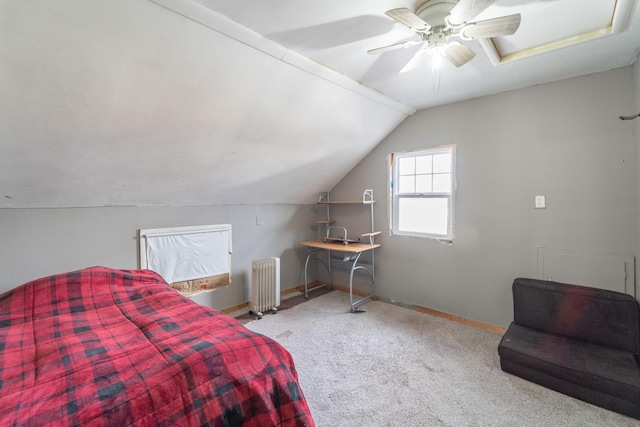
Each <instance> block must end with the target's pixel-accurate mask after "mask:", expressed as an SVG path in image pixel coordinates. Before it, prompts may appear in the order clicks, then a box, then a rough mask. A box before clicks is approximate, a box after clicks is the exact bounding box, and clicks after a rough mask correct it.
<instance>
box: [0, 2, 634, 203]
mask: <svg viewBox="0 0 640 427" xmlns="http://www.w3.org/2000/svg"><path fill="white" fill-rule="evenodd" d="M575 1H578V0H547V1H537V2H526V1H522V0H511V1H508V0H497V2H496V3H495V5H493V6H491V7H490V8H489V9H487V11H485V12H484V13H483V16H490V15H491V14H492V13H493V14H497V15H502V14H506V13H513V12H521V13H522V27H521V28H522V29H526V28H530V29H531V28H534V29H535V28H537V25H540V26H541V25H543V24H544V25H546V26H549V25H551V21H554V20H547V19H546V18H547V17H548V16H554V15H553V14H552V13H551V12H548V11H547V12H545V13H543V14H542V15H541V10H542V11H544V10H546V9H544V8H547V7H549V8H551V7H552V6H556V4H558V5H559V4H565V5H566V4H568V3H570V2H573V3H575ZM603 1H609V0H603ZM578 2H579V3H580V7H579V10H580V11H582V12H584V11H585V10H589V8H591V7H592V5H593V3H594V2H583V1H578ZM618 2H630V0H624V1H623V0H618ZM417 4H418V2H414V1H406V0H399V1H394V2H390V1H381V0H349V1H337V0H322V1H313V2H312V1H308V0H260V1H258V0H252V1H249V0H228V1H222V0H91V1H87V0H60V1H57V2H51V1H50V0H29V1H5V2H0V208H19V207H62V206H65V207H66V206H72V207H73V206H112V205H116V206H122V205H209V204H261V203H309V202H312V201H313V200H314V198H315V196H316V195H317V193H319V192H321V191H326V190H329V189H331V188H332V187H333V186H334V185H335V184H336V183H337V182H338V181H339V180H340V179H342V177H344V175H345V174H347V173H348V172H349V170H351V169H352V168H353V167H354V166H355V165H356V164H357V163H358V162H359V161H360V160H361V159H362V158H363V157H364V156H366V155H367V153H369V152H370V151H371V150H372V149H373V148H374V147H375V146H376V145H377V144H378V143H379V142H380V141H382V140H383V139H384V138H385V137H386V136H387V135H388V134H389V133H390V132H391V131H392V130H393V129H394V128H395V127H396V126H398V125H399V124H400V123H401V122H402V121H403V120H404V119H405V118H407V117H408V116H409V115H411V114H413V112H415V110H416V109H422V108H427V107H431V106H435V105H441V104H445V103H449V102H454V101H458V100H463V99H469V98H473V97H478V96H483V95H488V94H492V93H498V92H502V91H506V90H511V89H516V88H521V87H526V86H530V85H533V84H538V83H542V82H547V81H554V80H560V79H564V78H569V77H573V76H577V75H583V74H589V73H593V72H598V71H603V70H607V69H612V68H617V67H622V66H626V65H629V64H631V63H633V62H634V61H635V59H636V58H637V56H638V52H640V18H639V17H640V12H639V10H638V9H639V6H638V2H637V1H636V2H630V3H628V4H630V5H631V7H632V13H631V16H630V18H629V20H628V25H627V26H625V27H624V31H622V32H620V33H618V34H614V35H609V36H605V37H600V38H596V39H593V40H590V41H588V42H584V43H581V44H578V45H575V46H570V47H566V46H565V47H563V48H562V49H559V50H554V51H546V52H544V53H541V54H539V55H537V56H532V57H527V58H524V59H518V60H514V61H510V62H507V63H504V64H500V65H498V66H493V65H492V64H491V62H490V61H489V59H488V57H487V56H486V55H485V54H484V52H483V50H482V48H481V47H480V45H479V43H478V42H476V41H474V42H471V44H470V46H473V48H474V50H476V51H477V52H478V55H477V56H476V58H474V59H473V60H472V61H471V62H470V63H469V64H466V65H465V66H463V67H461V68H459V69H453V67H450V69H448V70H447V69H446V68H445V69H443V75H442V80H441V87H440V91H439V94H438V96H437V97H436V96H434V95H433V92H432V89H431V81H430V67H429V65H428V64H426V63H425V64H424V65H421V66H419V67H417V68H416V69H415V70H413V71H411V72H409V73H404V74H398V73H397V71H398V70H399V69H400V68H402V66H403V65H404V63H405V62H406V61H407V60H408V58H409V57H410V56H411V54H412V49H403V50H399V51H393V52H388V53H385V54H383V55H378V56H372V55H367V53H366V51H367V50H368V49H371V48H374V47H378V46H383V45H386V44H391V43H395V42H398V41H402V40H406V39H410V38H411V37H413V36H414V35H413V33H412V32H411V31H409V30H408V29H406V28H405V27H403V26H402V25H400V24H398V23H396V22H395V21H393V20H391V19H390V18H388V17H387V16H386V15H385V14H384V12H385V11H386V10H387V9H390V8H395V7H408V8H411V9H413V8H415V6H416V5H417ZM541 8H542V9H541ZM561 9H562V8H560V9H558V10H561ZM564 10H565V11H564V12H562V13H567V12H566V10H567V9H566V8H565V9H564ZM568 10H569V11H572V10H573V11H574V12H573V13H571V15H573V16H569V17H568V18H567V19H570V20H571V21H572V22H573V21H577V20H580V19H581V15H583V14H584V15H585V16H590V15H589V14H587V13H586V12H585V13H582V12H581V13H575V10H574V9H572V8H569V9H568ZM527 11H529V12H530V13H529V12H527ZM529 15H531V16H532V17H536V19H533V18H531V19H530V18H529ZM541 16H544V17H545V19H544V20H543V21H544V23H541V22H539V21H540V17H541ZM532 31H535V30H527V34H531V32H532ZM549 31H550V30H549V29H546V30H545V31H542V33H543V34H545V35H547V36H548V35H549Z"/></svg>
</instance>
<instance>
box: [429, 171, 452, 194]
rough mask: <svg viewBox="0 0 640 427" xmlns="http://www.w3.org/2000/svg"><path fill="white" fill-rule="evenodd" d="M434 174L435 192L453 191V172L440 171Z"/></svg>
mask: <svg viewBox="0 0 640 427" xmlns="http://www.w3.org/2000/svg"><path fill="white" fill-rule="evenodd" d="M432 176H433V192H434V193H451V174H450V173H440V174H437V175H432Z"/></svg>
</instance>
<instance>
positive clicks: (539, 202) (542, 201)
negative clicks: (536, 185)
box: [535, 196, 547, 209]
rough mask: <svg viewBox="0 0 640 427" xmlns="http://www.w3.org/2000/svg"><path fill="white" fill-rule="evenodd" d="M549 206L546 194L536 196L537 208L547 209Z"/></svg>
mask: <svg viewBox="0 0 640 427" xmlns="http://www.w3.org/2000/svg"><path fill="white" fill-rule="evenodd" d="M546 207H547V201H546V198H545V197H544V196H536V198H535V208H536V209H545V208H546Z"/></svg>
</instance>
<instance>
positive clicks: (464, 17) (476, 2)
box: [447, 0, 496, 27]
mask: <svg viewBox="0 0 640 427" xmlns="http://www.w3.org/2000/svg"><path fill="white" fill-rule="evenodd" d="M495 1H496V0H460V1H459V2H458V4H456V5H455V6H454V7H453V9H451V11H450V12H449V15H448V16H447V22H448V23H449V25H450V26H452V27H458V26H460V25H463V24H464V23H465V22H469V21H470V20H472V19H473V18H475V17H476V16H478V15H479V14H480V12H482V11H483V10H485V9H486V8H488V7H489V6H491V4H492V3H493V2H495Z"/></svg>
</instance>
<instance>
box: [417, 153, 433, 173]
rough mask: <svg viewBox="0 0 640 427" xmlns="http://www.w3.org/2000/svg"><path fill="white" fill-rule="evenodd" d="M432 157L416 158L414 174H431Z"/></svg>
mask: <svg viewBox="0 0 640 427" xmlns="http://www.w3.org/2000/svg"><path fill="white" fill-rule="evenodd" d="M432 165H433V156H418V157H416V173H433V167H432Z"/></svg>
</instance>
